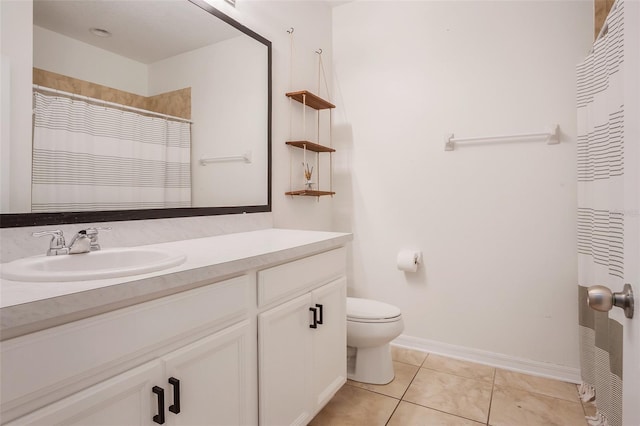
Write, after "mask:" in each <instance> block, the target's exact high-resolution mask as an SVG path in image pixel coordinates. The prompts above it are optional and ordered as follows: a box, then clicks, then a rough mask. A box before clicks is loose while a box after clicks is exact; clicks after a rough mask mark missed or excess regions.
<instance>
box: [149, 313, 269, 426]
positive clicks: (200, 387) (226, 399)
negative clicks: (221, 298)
mask: <svg viewBox="0 0 640 426" xmlns="http://www.w3.org/2000/svg"><path fill="white" fill-rule="evenodd" d="M251 334H252V333H250V325H249V321H248V320H246V321H243V322H241V323H239V324H236V325H234V326H232V327H229V328H226V329H224V330H223V331H221V332H218V333H216V334H213V335H211V336H208V337H205V338H203V339H201V340H198V341H197V342H194V343H192V344H190V345H187V346H185V347H183V348H180V349H178V350H177V351H174V352H171V353H170V354H168V355H166V356H163V357H162V360H163V361H164V363H165V374H164V379H163V382H164V383H163V384H162V385H159V386H162V387H163V388H165V400H166V413H167V414H166V415H167V420H168V423H169V424H170V425H211V426H213V425H254V424H256V417H257V416H256V410H255V408H254V407H253V405H255V396H254V395H251V392H252V391H251V387H252V386H251V383H255V381H253V382H250V379H251V377H250V371H247V370H248V369H249V366H250V363H251V362H254V363H255V358H253V361H252V358H251V353H250V352H253V351H255V343H254V346H251V345H250V339H251ZM253 334H255V332H254V333H253ZM253 339H254V340H255V335H254V336H253ZM254 353H255V352H254ZM254 356H255V355H254ZM252 371H254V373H253V374H255V370H252ZM176 380H177V381H176ZM254 386H255V385H254ZM253 392H255V389H254V390H253ZM176 396H179V413H175V411H178V404H176V402H177V401H176Z"/></svg>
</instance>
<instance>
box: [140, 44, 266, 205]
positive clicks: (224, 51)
mask: <svg viewBox="0 0 640 426" xmlns="http://www.w3.org/2000/svg"><path fill="white" fill-rule="evenodd" d="M266 63H267V48H266V46H264V45H263V44H260V43H258V42H256V41H255V40H253V39H252V38H250V37H248V36H245V35H241V36H239V37H235V38H233V39H229V40H225V41H222V42H219V43H216V44H213V45H210V46H207V47H203V48H201V49H197V50H194V51H191V52H187V53H184V54H181V55H177V56H174V57H172V58H169V59H166V60H163V61H159V62H156V63H154V64H151V65H150V66H149V89H150V92H151V94H158V93H163V92H168V91H172V90H178V89H182V88H184V87H190V88H191V112H192V116H191V119H192V120H193V125H192V126H191V136H192V149H191V176H192V182H191V189H192V192H191V193H192V198H191V202H192V205H193V206H194V207H203V206H204V207H206V206H248V205H264V204H267V149H266V147H267V137H266V135H267V132H268V130H267V105H268V98H267V74H266V71H265V70H266V66H265V64H266ZM247 151H249V152H251V156H252V161H251V163H245V162H242V161H234V162H225V163H215V164H209V165H205V166H202V165H200V159H201V158H204V157H206V158H209V157H226V156H236V155H242V154H243V153H245V152H247Z"/></svg>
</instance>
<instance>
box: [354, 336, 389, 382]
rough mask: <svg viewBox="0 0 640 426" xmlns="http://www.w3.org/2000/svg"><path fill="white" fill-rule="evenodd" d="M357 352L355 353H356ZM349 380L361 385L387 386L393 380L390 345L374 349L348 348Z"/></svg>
mask: <svg viewBox="0 0 640 426" xmlns="http://www.w3.org/2000/svg"><path fill="white" fill-rule="evenodd" d="M354 350H355V353H354ZM347 353H348V354H349V355H350V356H351V357H352V358H351V359H348V361H347V378H348V379H349V380H353V381H356V382H361V383H370V384H373V385H386V384H387V383H389V382H390V381H392V380H393V378H394V377H395V374H394V372H393V361H392V360H391V347H390V346H389V344H388V343H387V344H385V345H382V346H376V347H373V348H352V347H348V348H347Z"/></svg>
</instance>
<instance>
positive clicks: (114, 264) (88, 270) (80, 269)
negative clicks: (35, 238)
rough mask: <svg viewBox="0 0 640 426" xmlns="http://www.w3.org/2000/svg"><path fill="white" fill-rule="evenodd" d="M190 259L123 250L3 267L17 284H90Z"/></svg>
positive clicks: (145, 250)
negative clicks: (69, 282) (43, 282)
mask: <svg viewBox="0 0 640 426" xmlns="http://www.w3.org/2000/svg"><path fill="white" fill-rule="evenodd" d="M186 258H187V257H186V256H185V255H184V254H181V253H176V252H172V251H168V250H162V249H156V248H135V247H134V248H120V249H107V250H99V251H93V252H90V253H82V254H65V255H58V256H44V255H42V256H34V257H27V258H24V259H19V260H15V261H13V262H9V263H5V264H3V265H2V272H1V275H2V278H4V279H7V280H14V281H86V280H99V279H104V278H117V277H126V276H130V275H138V274H146V273H148V272H154V271H161V270H163V269H167V268H171V267H174V266H178V265H180V264H181V263H183V262H184V261H185V260H186Z"/></svg>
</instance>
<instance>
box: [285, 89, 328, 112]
mask: <svg viewBox="0 0 640 426" xmlns="http://www.w3.org/2000/svg"><path fill="white" fill-rule="evenodd" d="M286 95H287V96H288V97H290V98H292V99H294V100H296V101H298V102H300V103H301V104H302V103H304V104H305V105H306V106H308V107H311V108H313V109H317V110H321V109H331V108H335V107H336V106H335V105H334V104H332V103H331V102H329V101H325V100H324V99H322V98H321V97H319V96H316V95H314V94H313V93H311V92H309V91H308V90H300V91H298V92H289V93H287V94H286ZM303 95H304V97H306V99H305V100H304V102H303V99H302V98H303Z"/></svg>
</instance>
